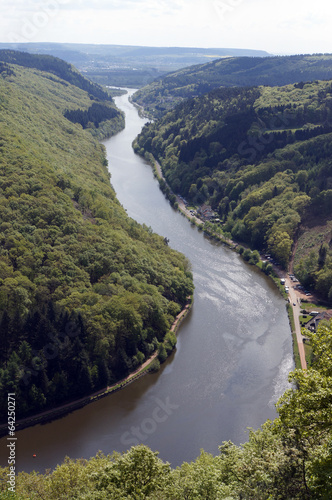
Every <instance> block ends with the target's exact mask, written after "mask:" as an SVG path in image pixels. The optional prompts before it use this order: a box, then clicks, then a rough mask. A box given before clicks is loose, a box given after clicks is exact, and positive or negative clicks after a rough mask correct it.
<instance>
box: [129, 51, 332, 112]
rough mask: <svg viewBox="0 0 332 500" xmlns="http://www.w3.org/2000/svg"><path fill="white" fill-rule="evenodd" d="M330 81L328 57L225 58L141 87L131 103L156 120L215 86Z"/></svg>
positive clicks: (330, 59)
mask: <svg viewBox="0 0 332 500" xmlns="http://www.w3.org/2000/svg"><path fill="white" fill-rule="evenodd" d="M331 78H332V55H331V54H316V55H296V56H278V57H228V58H224V59H218V60H215V61H212V62H209V63H205V64H199V65H196V66H191V67H189V68H184V69H181V70H179V71H176V72H174V73H170V74H168V75H166V76H162V77H160V78H158V79H156V80H155V81H154V82H152V83H150V84H149V85H147V86H146V87H143V88H142V89H140V90H139V91H138V92H136V93H135V95H134V96H133V100H134V101H135V102H136V103H137V104H139V105H140V106H143V107H144V110H145V113H148V114H149V115H150V116H152V117H153V118H160V117H161V116H163V115H164V114H165V112H167V111H169V110H171V109H173V108H174V107H175V106H176V105H177V104H179V103H181V102H182V101H183V100H185V99H189V98H192V97H197V96H200V95H203V94H206V93H207V92H210V91H212V90H213V89H216V88H219V87H248V86H257V85H268V86H281V85H287V84H290V83H296V82H301V81H304V82H306V81H313V80H329V79H331Z"/></svg>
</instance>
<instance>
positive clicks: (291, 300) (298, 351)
mask: <svg viewBox="0 0 332 500" xmlns="http://www.w3.org/2000/svg"><path fill="white" fill-rule="evenodd" d="M144 159H145V160H146V161H148V163H149V164H150V165H151V167H152V169H153V172H154V175H155V177H156V178H157V179H158V182H159V185H160V187H161V189H162V191H163V192H164V194H165V196H166V197H168V198H169V199H170V202H171V204H172V206H174V207H175V208H176V209H177V210H179V211H180V212H181V213H182V214H183V215H184V216H185V217H186V218H187V219H188V220H189V221H190V222H191V224H194V225H195V226H196V227H197V228H198V230H200V231H204V233H205V234H206V235H207V236H209V237H210V238H213V239H214V240H215V241H218V242H220V243H223V244H225V245H227V246H228V247H229V248H231V249H232V250H235V251H236V252H238V253H240V255H241V256H242V255H243V254H244V251H243V250H244V249H243V247H241V245H239V244H238V243H236V242H234V241H233V240H231V239H229V238H226V236H224V235H223V234H222V233H216V232H214V231H213V229H210V228H209V229H206V228H205V222H204V221H203V220H201V219H200V218H198V217H197V216H195V215H193V214H192V213H191V212H190V211H189V210H188V209H187V208H186V205H185V203H184V201H183V200H182V199H181V198H180V197H179V196H177V195H175V194H173V193H172V192H171V189H170V187H169V186H168V184H167V181H166V179H165V177H164V175H163V172H162V169H161V165H160V164H159V163H158V161H157V160H156V159H155V158H154V157H153V155H152V154H150V153H148V154H147V155H145V156H144ZM165 185H166V186H167V189H168V191H169V192H170V193H171V197H173V196H174V197H175V198H176V202H175V203H174V198H170V197H169V196H167V192H165V191H166V189H165V188H164V189H163V186H165ZM172 200H173V202H172ZM240 249H241V250H242V251H240ZM247 250H248V251H249V252H250V250H249V249H247ZM244 260H246V261H247V262H248V263H250V264H252V265H256V267H258V268H259V269H260V271H262V272H264V270H263V263H264V261H263V260H262V259H261V258H259V260H257V262H255V259H253V260H252V261H251V260H250V256H249V258H248V259H244ZM272 271H273V275H272V274H271V273H269V274H267V273H264V274H265V275H267V276H268V277H269V278H270V279H271V280H272V281H273V282H274V284H275V286H276V287H277V288H278V290H279V292H280V294H281V295H282V297H283V298H284V299H285V300H287V302H286V309H287V314H288V318H289V324H290V329H291V333H292V338H293V359H294V362H295V365H296V368H299V369H302V370H306V369H307V360H306V353H305V349H304V337H303V335H302V333H301V326H300V320H299V317H300V310H301V307H300V301H299V299H298V297H297V296H296V293H295V292H294V297H293V296H292V293H293V292H292V293H290V294H289V296H288V297H286V294H285V291H284V290H285V289H284V286H281V285H280V278H284V277H286V280H287V273H286V272H280V270H279V269H278V268H277V267H276V266H272ZM287 284H288V285H289V286H291V283H290V280H289V279H288V280H287Z"/></svg>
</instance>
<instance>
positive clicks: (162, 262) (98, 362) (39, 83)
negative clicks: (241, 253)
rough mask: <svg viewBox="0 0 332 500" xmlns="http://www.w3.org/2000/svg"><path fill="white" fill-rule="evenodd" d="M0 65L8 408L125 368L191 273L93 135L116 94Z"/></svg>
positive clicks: (0, 260)
mask: <svg viewBox="0 0 332 500" xmlns="http://www.w3.org/2000/svg"><path fill="white" fill-rule="evenodd" d="M54 64H55V65H56V66H57V65H58V62H57V61H55V62H54ZM50 66H51V67H53V63H52V61H51V64H50ZM0 71H1V72H0V122H1V127H0V151H1V155H0V363H1V365H0V366H1V368H0V389H1V390H0V395H1V399H0V411H1V418H2V419H5V416H6V415H7V394H8V393H15V394H16V404H17V413H16V418H20V417H23V416H25V415H27V414H31V413H36V412H37V411H40V410H43V409H46V408H49V407H52V406H55V405H58V404H59V403H62V402H64V401H67V400H71V399H74V398H77V397H80V396H82V395H85V394H88V393H90V392H91V391H93V390H96V389H98V388H101V387H105V386H106V385H107V384H109V383H111V382H114V381H116V380H118V379H119V378H121V377H123V376H124V375H126V374H128V372H130V371H131V370H133V369H134V368H135V367H137V366H138V365H139V364H140V363H142V361H144V359H145V358H147V357H149V356H150V355H151V353H152V352H153V351H155V350H156V349H157V348H158V346H159V344H160V342H161V341H163V340H164V338H165V336H166V335H168V331H169V327H170V325H171V323H172V322H173V320H174V318H175V316H176V315H177V313H178V312H179V310H180V309H181V308H182V306H183V305H184V304H185V303H186V300H187V297H188V295H190V294H191V292H192V290H193V284H192V277H191V273H190V269H189V264H188V262H187V260H186V259H185V258H184V257H183V256H182V255H181V254H179V253H177V252H175V251H173V250H172V249H171V248H169V247H168V246H167V245H166V244H165V242H164V238H162V237H161V236H158V235H156V234H154V233H153V232H152V231H151V230H150V229H149V228H147V227H142V226H140V225H139V224H137V223H136V222H135V221H134V220H132V219H129V218H128V217H127V215H126V213H125V211H124V209H123V208H122V206H121V205H120V204H119V202H118V201H117V200H116V197H115V193H114V191H113V189H112V187H111V185H110V179H109V173H108V170H107V161H106V159H105V152H104V148H103V146H102V145H100V143H98V141H97V140H96V139H95V138H94V137H93V135H94V134H97V135H100V134H101V135H104V134H105V133H111V132H112V130H116V129H119V128H120V127H121V126H123V116H122V114H121V113H120V112H119V111H118V110H116V108H115V107H114V105H113V104H112V103H111V102H110V101H100V98H98V100H95V99H94V97H93V96H92V95H91V94H90V91H89V93H88V92H86V91H85V90H82V89H80V88H78V87H77V86H73V85H72V84H70V83H69V82H68V81H65V80H63V79H62V78H60V77H58V76H56V75H55V74H54V73H53V74H52V73H49V72H45V71H40V70H37V69H34V68H24V67H22V66H19V65H12V64H7V63H2V64H1V66H0ZM91 110H92V111H91ZM105 110H108V111H107V116H106V118H107V119H106V120H102V119H101V115H103V112H105ZM99 112H101V115H100V114H99ZM89 113H90V114H89ZM91 113H92V115H91ZM66 116H68V118H70V119H71V121H70V120H69V119H68V118H66ZM86 116H87V117H88V119H91V120H92V122H93V121H94V122H93V123H90V124H89V123H85V121H84V123H82V122H81V118H84V117H86ZM103 116H104V115H103ZM78 118H79V119H78ZM104 118H105V116H104ZM110 118H111V119H110ZM73 122H74V123H73ZM76 122H79V123H76ZM85 125H86V126H87V128H88V129H89V131H91V132H92V134H91V133H90V132H89V131H88V130H84V129H83V127H84V126H85ZM101 131H103V133H101ZM173 340H174V339H170V343H172V341H173Z"/></svg>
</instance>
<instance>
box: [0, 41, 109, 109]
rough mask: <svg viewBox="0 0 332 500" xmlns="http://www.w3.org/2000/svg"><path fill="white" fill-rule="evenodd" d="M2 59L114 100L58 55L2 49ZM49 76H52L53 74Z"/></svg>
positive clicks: (95, 95)
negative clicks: (37, 70) (45, 73)
mask: <svg viewBox="0 0 332 500" xmlns="http://www.w3.org/2000/svg"><path fill="white" fill-rule="evenodd" d="M0 61H3V62H5V63H11V64H18V65H19V66H23V67H25V68H34V69H39V70H40V71H45V72H47V73H51V74H54V75H56V76H58V77H59V78H61V79H62V80H65V81H66V82H68V83H70V84H71V85H75V86H76V87H78V88H80V89H82V90H85V91H86V92H88V93H89V94H90V95H91V96H92V97H93V98H95V99H101V100H102V101H105V100H109V101H112V98H111V97H110V96H109V94H108V93H107V92H106V91H105V90H104V89H103V88H102V87H100V86H99V85H96V84H95V83H93V82H91V81H90V80H88V79H87V78H84V76H82V75H81V73H79V72H78V71H77V70H76V69H75V68H74V67H73V66H72V65H71V64H68V63H67V62H65V61H63V60H62V59H59V58H57V57H52V56H48V55H41V54H29V53H27V52H18V51H15V50H0ZM48 78H51V75H49V76H48ZM63 84H64V82H63Z"/></svg>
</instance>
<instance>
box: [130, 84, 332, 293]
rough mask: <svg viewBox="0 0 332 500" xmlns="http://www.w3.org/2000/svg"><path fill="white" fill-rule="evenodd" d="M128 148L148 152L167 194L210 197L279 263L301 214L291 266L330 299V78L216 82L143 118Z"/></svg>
mask: <svg viewBox="0 0 332 500" xmlns="http://www.w3.org/2000/svg"><path fill="white" fill-rule="evenodd" d="M135 150H136V151H137V152H138V153H139V154H141V155H146V156H147V158H148V157H149V154H151V153H152V155H153V156H154V157H155V158H156V159H157V160H158V161H159V162H160V164H161V166H162V169H163V172H164V175H165V177H166V180H167V182H168V184H169V185H170V186H171V188H172V190H173V192H175V193H180V194H181V195H183V196H184V197H186V198H187V199H188V201H189V202H190V203H192V204H194V205H196V206H199V205H201V204H203V203H205V204H209V205H211V206H212V208H213V210H215V212H216V214H217V216H218V217H219V219H220V221H221V223H222V227H223V231H224V232H225V233H226V234H228V235H230V236H231V237H232V238H233V239H235V240H236V241H238V242H241V243H243V244H246V245H248V246H250V247H252V248H254V249H257V250H259V251H265V252H266V253H269V254H271V255H272V256H273V257H274V258H275V259H276V260H277V261H278V262H279V263H280V264H281V265H282V266H283V267H287V265H288V263H289V260H290V257H291V249H292V247H293V244H294V242H295V241H297V238H298V237H299V236H301V234H302V233H303V224H304V222H306V223H307V224H308V225H309V227H307V228H306V231H305V236H306V242H305V241H303V245H302V244H301V245H300V246H299V252H298V253H297V254H296V256H295V257H296V258H295V271H296V274H297V275H298V277H299V278H300V280H301V281H302V282H303V283H304V284H305V285H306V286H307V287H311V288H312V289H315V291H316V292H318V293H319V294H320V295H321V296H322V297H323V298H324V299H326V300H329V301H330V302H331V301H332V252H331V223H330V221H331V213H332V183H331V181H332V160H331V158H332V83H331V81H315V82H312V83H306V84H304V83H297V84H292V85H287V86H284V87H267V86H265V87H247V88H246V87H244V88H220V89H217V90H214V91H212V92H210V93H208V94H206V95H204V96H202V97H197V98H195V99H192V100H188V101H185V102H184V103H182V104H180V105H178V106H177V107H176V108H175V109H174V110H173V111H171V112H169V113H168V114H167V115H165V116H164V117H163V118H162V119H160V120H159V121H156V122H152V123H149V124H147V125H146V126H145V127H144V128H143V131H142V133H141V134H140V136H139V137H138V139H137V142H136V144H135ZM317 226H319V227H320V231H319V232H318V233H319V234H315V237H312V239H311V242H310V234H311V235H313V234H314V233H315V229H316V228H317ZM301 231H302V233H301ZM316 233H317V231H316ZM304 239H305V238H304ZM308 240H309V241H308Z"/></svg>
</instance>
